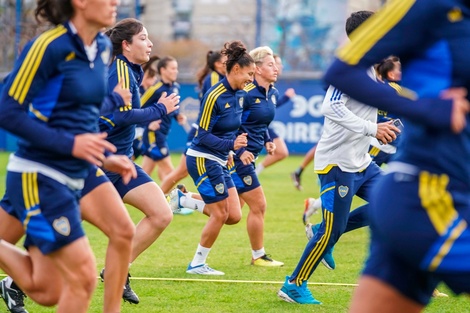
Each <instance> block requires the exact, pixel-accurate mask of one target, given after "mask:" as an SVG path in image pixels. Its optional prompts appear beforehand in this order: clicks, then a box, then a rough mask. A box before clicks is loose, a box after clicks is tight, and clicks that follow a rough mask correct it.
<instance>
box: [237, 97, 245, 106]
mask: <svg viewBox="0 0 470 313" xmlns="http://www.w3.org/2000/svg"><path fill="white" fill-rule="evenodd" d="M243 99H244V98H243V97H240V99H238V104H239V105H240V108H243Z"/></svg>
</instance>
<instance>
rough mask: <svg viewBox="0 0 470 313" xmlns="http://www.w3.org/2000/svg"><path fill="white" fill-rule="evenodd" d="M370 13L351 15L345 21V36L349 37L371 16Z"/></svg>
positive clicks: (354, 13)
mask: <svg viewBox="0 0 470 313" xmlns="http://www.w3.org/2000/svg"><path fill="white" fill-rule="evenodd" d="M372 14H374V12H372V11H357V12H353V13H351V16H350V17H348V19H347V20H346V34H347V35H348V37H349V35H350V34H351V33H352V32H353V31H354V30H355V29H356V28H358V27H359V25H361V24H362V23H364V21H365V20H367V19H368V18H369V17H371V16H372Z"/></svg>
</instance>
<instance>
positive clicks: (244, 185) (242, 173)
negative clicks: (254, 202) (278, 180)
mask: <svg viewBox="0 0 470 313" xmlns="http://www.w3.org/2000/svg"><path fill="white" fill-rule="evenodd" d="M233 161H234V163H235V166H234V167H233V169H229V171H230V175H232V180H233V183H234V184H235V187H236V188H237V191H238V193H239V194H240V193H244V192H248V191H250V190H253V189H256V188H258V187H259V186H261V184H260V183H259V180H258V176H257V175H256V172H255V165H254V163H250V164H248V165H244V164H243V162H242V161H241V160H240V159H239V158H238V157H237V156H236V155H234V156H233Z"/></svg>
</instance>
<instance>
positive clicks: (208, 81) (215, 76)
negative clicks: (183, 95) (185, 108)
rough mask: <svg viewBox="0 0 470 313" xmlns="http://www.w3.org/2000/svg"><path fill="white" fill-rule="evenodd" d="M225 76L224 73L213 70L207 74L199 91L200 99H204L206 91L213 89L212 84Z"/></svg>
mask: <svg viewBox="0 0 470 313" xmlns="http://www.w3.org/2000/svg"><path fill="white" fill-rule="evenodd" d="M224 77H225V76H224V75H222V74H220V73H218V72H217V71H212V72H210V73H209V74H207V75H206V77H204V80H203V81H202V87H201V91H200V92H199V100H202V98H204V95H205V94H206V92H207V91H208V90H209V89H211V87H212V86H214V85H215V84H217V83H218V82H219V81H221V80H222V79H224Z"/></svg>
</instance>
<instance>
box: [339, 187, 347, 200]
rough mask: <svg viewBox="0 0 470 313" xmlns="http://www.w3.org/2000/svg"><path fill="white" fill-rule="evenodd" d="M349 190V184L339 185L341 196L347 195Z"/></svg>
mask: <svg viewBox="0 0 470 313" xmlns="http://www.w3.org/2000/svg"><path fill="white" fill-rule="evenodd" d="M348 192H349V187H348V186H339V187H338V193H339V196H340V197H341V198H344V197H346V195H347V194H348Z"/></svg>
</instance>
